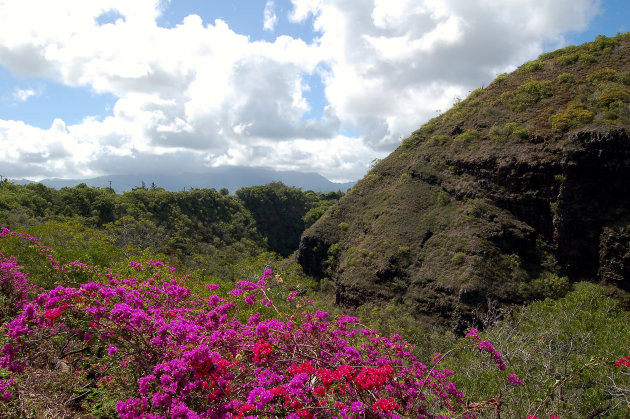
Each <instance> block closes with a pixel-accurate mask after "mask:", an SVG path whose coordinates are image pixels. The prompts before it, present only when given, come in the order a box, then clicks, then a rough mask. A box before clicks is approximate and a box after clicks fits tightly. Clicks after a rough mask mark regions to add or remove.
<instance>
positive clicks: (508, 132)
mask: <svg viewBox="0 0 630 419" xmlns="http://www.w3.org/2000/svg"><path fill="white" fill-rule="evenodd" d="M528 136H529V131H528V130H527V129H526V128H521V127H520V126H519V125H518V123H516V122H506V123H505V125H503V126H496V125H495V126H494V127H492V128H491V129H490V138H492V139H493V140H508V139H511V140H524V139H527V137H528Z"/></svg>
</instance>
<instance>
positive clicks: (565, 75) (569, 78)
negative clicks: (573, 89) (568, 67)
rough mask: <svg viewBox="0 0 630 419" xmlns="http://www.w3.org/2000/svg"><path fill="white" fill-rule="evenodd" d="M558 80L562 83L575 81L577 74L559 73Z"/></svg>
mask: <svg viewBox="0 0 630 419" xmlns="http://www.w3.org/2000/svg"><path fill="white" fill-rule="evenodd" d="M558 81H559V82H560V83H575V75H573V74H571V73H562V74H559V75H558Z"/></svg>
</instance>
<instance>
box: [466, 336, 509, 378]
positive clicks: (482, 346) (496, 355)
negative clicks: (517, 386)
mask: <svg viewBox="0 0 630 419" xmlns="http://www.w3.org/2000/svg"><path fill="white" fill-rule="evenodd" d="M466 338H469V339H470V340H471V341H472V342H474V343H475V344H476V345H477V348H478V349H479V350H480V351H483V352H488V353H489V354H490V355H491V356H492V358H493V359H494V361H495V362H496V364H497V368H498V369H499V370H500V371H503V370H505V368H506V366H505V361H503V356H502V355H501V353H500V352H499V351H497V350H496V349H495V348H494V346H493V345H492V343H490V342H488V341H485V340H484V341H482V340H481V338H480V337H479V331H478V330H477V329H474V328H472V329H470V330H469V331H468V333H466ZM510 383H511V381H510Z"/></svg>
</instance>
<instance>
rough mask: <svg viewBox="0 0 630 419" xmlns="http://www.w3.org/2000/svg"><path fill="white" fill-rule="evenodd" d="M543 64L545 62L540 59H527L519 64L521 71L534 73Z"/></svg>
mask: <svg viewBox="0 0 630 419" xmlns="http://www.w3.org/2000/svg"><path fill="white" fill-rule="evenodd" d="M544 66H545V63H544V62H542V61H541V60H534V61H529V62H527V63H525V64H523V65H522V66H521V68H522V69H523V71H525V72H527V73H534V72H536V71H538V70H541V69H542V68H543V67H544Z"/></svg>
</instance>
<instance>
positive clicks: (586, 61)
mask: <svg viewBox="0 0 630 419" xmlns="http://www.w3.org/2000/svg"><path fill="white" fill-rule="evenodd" d="M597 61H598V60H597V58H596V57H594V56H593V55H591V54H580V57H579V58H578V62H579V63H580V65H581V66H582V67H588V66H590V65H592V64H595V63H596V62H597Z"/></svg>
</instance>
